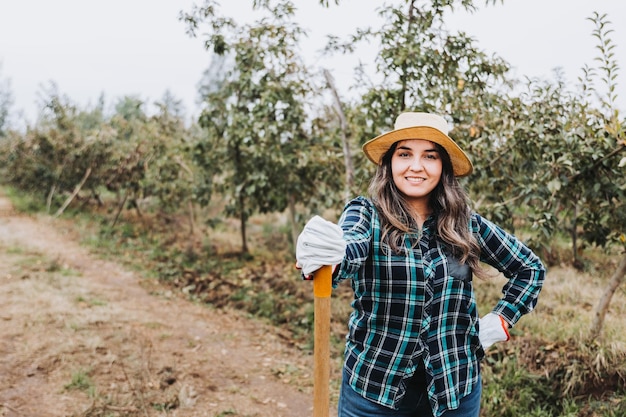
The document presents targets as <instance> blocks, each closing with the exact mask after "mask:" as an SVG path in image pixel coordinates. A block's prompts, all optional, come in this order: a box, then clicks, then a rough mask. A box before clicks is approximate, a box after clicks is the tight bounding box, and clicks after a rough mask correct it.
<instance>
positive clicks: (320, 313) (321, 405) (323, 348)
mask: <svg viewBox="0 0 626 417" xmlns="http://www.w3.org/2000/svg"><path fill="white" fill-rule="evenodd" d="M332 275H333V270H332V267H331V266H329V265H326V266H323V267H322V268H320V269H319V270H317V272H315V275H314V277H313V295H314V303H315V304H314V341H313V368H314V372H313V374H314V375H313V417H328V416H329V410H330V295H331V293H332Z"/></svg>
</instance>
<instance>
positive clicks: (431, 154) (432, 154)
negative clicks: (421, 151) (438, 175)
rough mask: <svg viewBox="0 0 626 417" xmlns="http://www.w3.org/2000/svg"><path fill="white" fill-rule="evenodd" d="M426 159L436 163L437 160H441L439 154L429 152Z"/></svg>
mask: <svg viewBox="0 0 626 417" xmlns="http://www.w3.org/2000/svg"><path fill="white" fill-rule="evenodd" d="M426 159H430V160H433V161H436V160H437V159H439V154H438V153H437V152H429V153H427V154H426Z"/></svg>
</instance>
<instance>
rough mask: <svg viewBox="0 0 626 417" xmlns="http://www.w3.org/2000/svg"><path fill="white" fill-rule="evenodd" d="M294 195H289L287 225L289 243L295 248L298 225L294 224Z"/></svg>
mask: <svg viewBox="0 0 626 417" xmlns="http://www.w3.org/2000/svg"><path fill="white" fill-rule="evenodd" d="M294 199H295V198H294V196H293V195H290V196H289V223H290V224H289V227H291V244H292V245H293V247H294V248H295V247H296V245H297V244H298V234H299V233H298V227H297V224H296V203H295V201H294Z"/></svg>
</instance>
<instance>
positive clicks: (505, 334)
mask: <svg viewBox="0 0 626 417" xmlns="http://www.w3.org/2000/svg"><path fill="white" fill-rule="evenodd" d="M478 338H479V339H480V343H481V344H482V345H483V349H484V350H487V349H489V347H490V346H491V345H493V344H494V343H496V342H505V341H508V340H509V339H510V338H511V336H510V335H509V325H508V324H507V322H506V321H504V319H503V318H502V316H499V315H497V314H495V313H488V314H486V315H485V316H484V317H483V318H482V319H480V320H479V321H478Z"/></svg>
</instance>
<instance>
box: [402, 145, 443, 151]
mask: <svg viewBox="0 0 626 417" xmlns="http://www.w3.org/2000/svg"><path fill="white" fill-rule="evenodd" d="M400 149H401V150H407V151H413V150H414V149H413V148H411V147H409V146H406V145H401V146H398V147H397V148H396V150H400ZM424 152H439V149H437V148H431V149H424Z"/></svg>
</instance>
